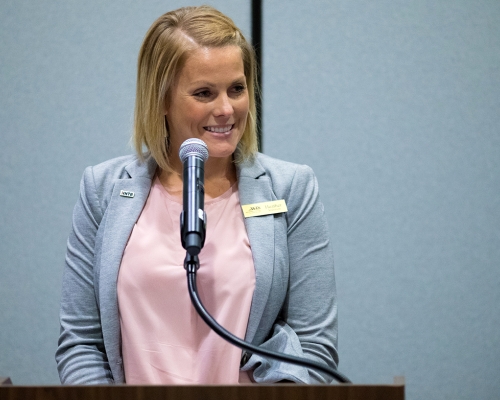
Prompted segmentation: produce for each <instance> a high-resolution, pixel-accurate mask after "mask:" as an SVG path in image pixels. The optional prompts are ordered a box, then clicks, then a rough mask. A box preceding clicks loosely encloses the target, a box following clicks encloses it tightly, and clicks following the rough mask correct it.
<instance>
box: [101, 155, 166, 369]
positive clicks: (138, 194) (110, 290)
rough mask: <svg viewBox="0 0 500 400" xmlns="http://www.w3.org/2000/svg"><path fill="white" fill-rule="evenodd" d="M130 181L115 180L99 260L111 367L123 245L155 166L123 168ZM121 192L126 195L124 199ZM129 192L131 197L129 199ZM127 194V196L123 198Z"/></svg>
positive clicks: (116, 350)
mask: <svg viewBox="0 0 500 400" xmlns="http://www.w3.org/2000/svg"><path fill="white" fill-rule="evenodd" d="M126 170H127V172H128V173H129V175H130V178H129V177H127V178H124V179H118V180H117V181H116V182H115V185H114V188H113V193H112V195H111V198H110V200H109V204H108V207H107V214H106V219H105V224H106V225H105V229H104V236H103V239H102V254H101V257H100V262H99V264H100V269H99V273H100V277H99V300H100V301H99V303H100V310H101V321H102V330H103V337H104V343H105V345H106V351H107V353H108V358H109V362H110V364H111V366H112V367H113V366H114V365H116V363H117V362H120V360H121V357H120V346H121V344H120V341H121V338H120V318H119V312H118V299H117V291H116V289H117V288H116V283H117V280H118V271H119V269H120V264H121V259H122V256H123V252H124V250H125V246H126V245H127V242H128V239H129V237H130V234H131V233H132V229H133V227H134V224H135V223H136V222H137V219H138V218H139V215H140V213H141V211H142V209H143V208H144V205H145V203H146V200H147V198H148V195H149V191H150V189H151V183H152V177H153V176H154V171H155V170H156V164H155V163H154V162H152V160H151V159H150V160H148V161H147V162H146V163H144V164H138V163H134V165H131V166H129V167H127V169H126ZM121 191H124V192H127V193H125V196H124V195H122V194H121ZM132 193H133V197H130V196H131V194H132ZM127 195H128V197H127Z"/></svg>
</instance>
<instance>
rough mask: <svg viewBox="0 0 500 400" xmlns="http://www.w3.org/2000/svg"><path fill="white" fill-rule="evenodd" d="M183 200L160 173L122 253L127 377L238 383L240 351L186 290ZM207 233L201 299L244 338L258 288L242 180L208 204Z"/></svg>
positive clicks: (159, 381)
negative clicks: (241, 193)
mask: <svg viewBox="0 0 500 400" xmlns="http://www.w3.org/2000/svg"><path fill="white" fill-rule="evenodd" d="M181 210H182V204H180V203H179V202H178V201H177V199H175V198H174V197H172V196H171V195H169V194H168V192H167V191H166V190H165V189H164V188H163V186H162V184H161V183H160V181H159V179H158V178H155V180H154V182H153V186H152V187H151V192H150V194H149V197H148V199H147V201H146V205H145V207H144V209H143V211H142V213H141V216H140V217H139V219H138V221H137V223H136V225H135V226H134V229H133V231H132V234H131V236H130V239H129V242H128V244H127V247H126V248H125V252H124V254H123V259H122V263H121V266H120V272H119V275H118V283H117V291H118V305H119V310H120V326H121V335H122V355H123V362H124V369H125V380H126V382H127V383H129V384H236V383H238V382H249V378H248V376H247V375H246V374H245V373H241V374H240V372H239V364H240V357H241V350H240V349H238V348H237V347H234V346H233V345H231V344H229V343H227V342H226V341H224V340H223V339H222V338H220V337H219V336H218V335H217V334H216V333H214V332H212V331H211V330H210V328H209V327H208V326H207V325H206V324H205V322H203V320H202V319H201V318H200V317H199V316H198V314H197V313H196V311H195V309H194V308H193V306H192V305H191V300H190V298H189V294H188V290H187V280H186V271H185V270H184V257H185V255H186V251H185V250H184V249H183V248H182V245H181V241H180V228H179V215H180V213H181ZM205 211H206V213H207V232H206V240H205V246H204V247H203V249H202V251H201V253H200V255H199V258H200V269H199V270H198V273H197V287H198V292H199V294H200V297H201V300H202V302H203V304H204V305H205V307H206V308H207V310H208V311H209V312H210V313H211V315H212V316H213V317H214V318H215V319H216V320H217V321H218V322H219V323H220V324H221V325H222V326H224V327H225V328H226V329H227V330H229V331H230V332H232V333H233V334H235V335H236V336H238V337H240V338H244V336H245V332H246V329H247V323H248V317H249V315H250V305H251V301H252V295H253V292H254V288H255V271H254V265H253V259H252V252H251V249H250V243H249V241H248V236H247V233H246V229H245V225H244V222H243V215H242V212H241V208H240V201H239V196H238V188H237V184H235V185H234V186H233V187H231V188H230V189H229V190H228V191H227V192H226V193H224V194H223V195H222V196H220V197H218V198H216V199H212V200H209V201H206V202H205Z"/></svg>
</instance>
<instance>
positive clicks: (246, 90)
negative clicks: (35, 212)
mask: <svg viewBox="0 0 500 400" xmlns="http://www.w3.org/2000/svg"><path fill="white" fill-rule="evenodd" d="M254 74H255V63H254V56H253V52H252V48H251V46H250V45H249V44H248V42H247V41H246V40H245V38H244V37H243V35H242V33H241V32H240V30H239V29H238V28H237V27H236V26H235V25H234V23H233V22H232V21H231V20H230V19H229V18H228V17H226V16H225V15H223V14H221V13H220V12H218V11H217V10H215V9H213V8H211V7H207V6H203V7H188V8H182V9H179V10H176V11H172V12H169V13H166V14H165V15H163V16H161V17H160V18H159V19H158V20H157V21H155V23H154V24H153V25H152V26H151V28H150V30H149V31H148V33H147V34H146V37H145V40H144V43H143V45H142V48H141V51H140V54H139V63H138V79H137V98H136V110H135V131H134V141H135V146H136V150H137V155H136V156H126V157H121V158H117V159H113V160H110V161H107V162H105V163H102V164H100V165H97V166H95V167H89V168H87V169H86V170H85V172H84V175H83V178H82V182H81V187H80V198H79V201H78V202H77V204H76V206H75V210H74V214H73V229H72V232H71V234H70V237H69V239H68V251H67V256H66V268H65V273H64V279H63V293H62V301H61V335H60V338H59V347H58V350H57V353H56V360H57V364H58V370H59V374H60V378H61V382H62V383H71V384H80V383H93V384H98V383H99V384H102V383H124V382H127V383H135V384H147V383H155V384H186V383H216V384H235V383H238V382H259V383H260V382H280V381H292V382H299V383H318V382H329V381H331V378H329V377H328V376H326V375H323V374H321V373H318V372H316V371H313V370H307V369H305V368H303V367H298V366H295V365H290V364H286V363H281V362H278V361H274V360H266V359H263V358H261V357H259V356H257V355H255V354H254V355H252V356H251V357H249V356H248V355H247V354H245V353H244V354H243V356H242V353H241V350H239V349H237V348H235V347H233V346H231V345H229V344H227V343H226V342H224V341H223V340H222V339H221V338H219V337H217V335H216V334H215V333H213V332H211V331H210V330H209V329H208V327H206V325H205V324H204V323H203V321H202V320H201V319H200V318H199V317H198V316H197V315H196V313H195V311H194V309H193V308H192V306H191V305H190V302H189V296H188V293H187V287H186V286H187V285H186V278H185V271H184V269H183V260H184V255H185V251H184V250H183V249H182V247H181V243H180V235H179V214H180V210H181V207H182V205H181V204H182V178H181V176H182V175H181V174H182V164H181V162H180V160H179V157H178V150H179V147H180V145H181V144H182V142H183V141H184V140H186V139H188V138H193V137H195V138H199V139H202V140H203V141H204V142H205V143H206V144H207V146H208V150H209V158H208V160H207V162H206V163H205V210H206V212H207V218H208V224H207V234H206V241H205V246H204V248H203V249H202V252H201V253H200V263H201V266H200V269H199V272H198V288H199V291H200V296H201V298H202V300H203V302H204V303H205V305H206V307H207V309H208V310H209V311H210V312H211V313H212V315H214V317H215V318H216V319H217V320H218V321H219V322H220V323H221V324H222V325H223V326H224V327H226V328H227V329H228V330H229V331H231V332H233V333H234V334H236V335H237V336H239V337H242V338H245V340H247V341H249V342H251V343H253V344H255V345H259V346H262V347H263V348H267V349H270V350H274V351H280V352H285V353H287V354H291V355H296V356H303V357H307V358H310V359H312V360H316V361H320V362H323V363H326V364H328V365H329V366H331V367H334V368H335V367H336V365H337V362H338V356H337V351H336V341H337V310H336V295H335V279H334V271H333V264H332V255H331V250H330V245H329V234H328V231H327V226H326V220H325V216H324V210H323V206H322V204H321V202H320V200H319V195H318V187H317V182H316V179H315V177H314V174H313V172H312V170H311V169H310V168H309V167H306V166H299V165H295V164H291V163H287V162H283V161H279V160H275V159H272V158H270V157H267V156H264V155H262V154H259V153H257V140H256V132H255V120H256V116H255V114H256V111H255V99H254V82H255V78H254ZM144 147H146V148H147V152H146V153H145V154H143V148H144ZM275 200H285V203H286V205H287V208H288V210H287V211H286V212H285V210H283V212H279V213H274V214H268V215H263V216H257V217H251V216H248V217H247V218H245V217H244V216H243V214H242V211H241V208H240V206H242V205H248V204H256V203H262V202H269V201H275ZM240 367H241V370H240Z"/></svg>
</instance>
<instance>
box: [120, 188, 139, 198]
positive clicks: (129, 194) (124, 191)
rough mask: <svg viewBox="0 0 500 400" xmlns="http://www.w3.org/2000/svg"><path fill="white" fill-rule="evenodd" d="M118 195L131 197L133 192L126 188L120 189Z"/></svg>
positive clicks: (133, 194)
mask: <svg viewBox="0 0 500 400" xmlns="http://www.w3.org/2000/svg"><path fill="white" fill-rule="evenodd" d="M120 196H122V197H130V198H132V197H134V196H135V193H134V192H130V191H128V190H120Z"/></svg>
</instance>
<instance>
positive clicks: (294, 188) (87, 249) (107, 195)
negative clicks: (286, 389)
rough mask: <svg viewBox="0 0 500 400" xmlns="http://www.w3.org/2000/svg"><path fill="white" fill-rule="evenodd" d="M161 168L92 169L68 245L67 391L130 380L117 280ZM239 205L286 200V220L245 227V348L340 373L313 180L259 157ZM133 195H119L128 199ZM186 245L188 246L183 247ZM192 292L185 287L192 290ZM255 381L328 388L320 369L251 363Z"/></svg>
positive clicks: (243, 177)
mask: <svg viewBox="0 0 500 400" xmlns="http://www.w3.org/2000/svg"><path fill="white" fill-rule="evenodd" d="M156 169H157V165H156V163H155V161H154V160H153V159H152V158H148V159H147V160H146V161H145V162H143V163H141V162H139V160H138V159H137V157H136V156H125V157H120V158H116V159H113V160H109V161H107V162H104V163H102V164H99V165H97V166H95V167H88V168H87V169H86V170H85V172H84V174H83V178H82V181H81V184H80V197H79V200H78V202H77V204H76V206H75V209H74V213H73V229H72V231H71V233H70V236H69V239H68V249H67V255H66V267H65V270H64V276H63V287H62V300H61V313H60V320H61V333H60V337H59V342H58V349H57V352H56V361H57V367H58V370H59V376H60V379H61V382H62V383H64V384H82V383H92V384H103V383H123V382H124V381H125V377H124V372H123V364H122V357H121V337H120V321H119V314H118V302H117V294H116V282H117V277H118V270H119V267H120V263H121V259H122V254H123V251H124V249H125V246H126V244H127V241H128V238H129V236H130V234H131V232H132V229H133V227H134V224H135V222H136V221H137V219H138V218H139V215H140V213H141V211H142V209H143V207H144V204H145V202H146V199H147V197H148V194H149V190H150V188H151V184H152V178H153V177H154V174H155V171H156ZM238 188H239V195H240V201H241V204H242V205H244V204H253V203H259V202H264V201H271V200H281V199H284V200H285V202H286V204H287V208H288V212H287V213H281V214H274V215H266V216H260V217H252V218H246V219H245V226H246V229H247V234H248V237H249V240H250V245H251V248H252V256H253V259H254V265H255V273H256V284H255V292H254V294H253V299H252V305H251V310H250V317H249V320H248V327H247V331H246V336H245V340H247V341H249V342H251V343H253V344H255V345H259V346H262V347H264V348H267V349H270V350H274V351H281V352H285V353H288V354H291V355H296V356H305V357H307V358H310V359H312V360H315V361H319V362H323V363H326V364H328V365H329V366H331V367H334V368H336V366H337V363H338V355H337V350H336V347H337V303H336V292H335V277H334V269H333V257H332V254H331V250H330V243H329V233H328V228H327V224H326V219H325V216H324V209H323V205H322V203H321V202H320V200H319V195H318V185H317V181H316V178H315V176H314V173H313V172H312V170H311V169H310V168H309V167H307V166H301V165H296V164H292V163H288V162H284V161H279V160H276V159H273V158H270V157H267V156H265V155H262V154H258V155H257V157H256V158H255V160H254V161H252V162H247V163H244V164H242V165H241V166H239V167H238ZM121 190H125V191H129V192H134V197H132V198H130V197H123V196H120V191H121ZM179 244H180V243H179ZM186 290H187V289H186ZM244 358H245V361H246V363H245V364H244V365H243V367H242V370H253V377H254V379H255V381H256V382H277V381H280V380H283V379H286V380H291V381H294V382H300V383H319V382H329V381H331V378H329V377H327V376H326V375H323V374H322V373H318V372H316V371H313V370H307V369H306V368H304V367H299V366H295V365H291V364H287V363H281V362H278V361H274V360H266V359H263V358H261V357H260V356H257V355H255V354H254V355H252V356H251V357H250V358H249V359H248V360H246V358H247V357H244Z"/></svg>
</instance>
